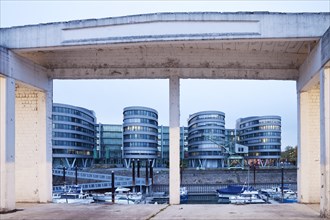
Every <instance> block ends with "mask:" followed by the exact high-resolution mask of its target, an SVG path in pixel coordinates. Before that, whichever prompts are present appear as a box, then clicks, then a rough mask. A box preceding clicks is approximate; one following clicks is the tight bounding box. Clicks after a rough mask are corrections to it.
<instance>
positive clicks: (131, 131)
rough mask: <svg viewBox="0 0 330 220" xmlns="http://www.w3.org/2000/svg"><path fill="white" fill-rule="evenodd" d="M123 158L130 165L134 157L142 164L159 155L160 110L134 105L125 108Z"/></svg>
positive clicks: (153, 161) (127, 165)
mask: <svg viewBox="0 0 330 220" xmlns="http://www.w3.org/2000/svg"><path fill="white" fill-rule="evenodd" d="M123 117H124V119H123V158H124V162H125V166H126V167H129V166H130V164H131V160H132V159H139V160H140V161H141V165H143V164H145V163H146V162H147V161H152V163H153V165H154V163H155V159H156V158H157V156H158V153H157V152H158V112H157V111H156V110H154V109H152V108H147V107H141V106H132V107H126V108H124V110H123Z"/></svg>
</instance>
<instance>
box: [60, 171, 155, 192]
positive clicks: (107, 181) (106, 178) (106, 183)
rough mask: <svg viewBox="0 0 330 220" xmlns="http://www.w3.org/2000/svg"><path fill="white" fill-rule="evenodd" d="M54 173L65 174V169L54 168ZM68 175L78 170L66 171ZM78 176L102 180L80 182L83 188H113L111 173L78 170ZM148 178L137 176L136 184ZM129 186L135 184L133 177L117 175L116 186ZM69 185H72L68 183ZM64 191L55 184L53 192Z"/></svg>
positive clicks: (143, 184)
mask: <svg viewBox="0 0 330 220" xmlns="http://www.w3.org/2000/svg"><path fill="white" fill-rule="evenodd" d="M53 175H54V176H63V170H62V169H53ZM65 176H66V177H72V178H75V177H76V172H75V171H71V170H66V171H65ZM77 178H80V179H88V180H98V181H102V182H97V183H84V184H79V185H80V186H82V188H83V190H95V189H107V188H111V187H112V184H111V175H108V174H100V173H88V172H80V171H78V172H77ZM148 182H149V183H148V185H151V179H150V178H149V181H148ZM145 185H146V180H145V178H135V186H145ZM119 186H122V187H128V186H133V178H132V177H127V176H115V187H119ZM67 187H70V185H68V186H67ZM59 191H63V186H54V187H53V192H59Z"/></svg>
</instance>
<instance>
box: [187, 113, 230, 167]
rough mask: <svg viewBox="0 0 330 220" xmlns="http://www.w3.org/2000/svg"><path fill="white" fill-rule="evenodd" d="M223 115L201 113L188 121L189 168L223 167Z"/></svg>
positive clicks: (224, 153) (224, 156)
mask: <svg viewBox="0 0 330 220" xmlns="http://www.w3.org/2000/svg"><path fill="white" fill-rule="evenodd" d="M224 145H225V113H223V112H220V111H202V112H197V113H195V114H192V115H190V116H189V119H188V158H189V161H190V166H191V167H202V168H217V167H224V166H225V161H226V157H227V156H228V152H227V151H226V149H225V147H224Z"/></svg>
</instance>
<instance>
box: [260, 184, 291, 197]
mask: <svg viewBox="0 0 330 220" xmlns="http://www.w3.org/2000/svg"><path fill="white" fill-rule="evenodd" d="M260 191H261V192H262V193H264V194H268V196H269V197H271V198H273V199H280V198H282V187H272V188H270V189H261V190H260ZM296 195H297V192H295V191H293V190H291V189H289V188H287V187H283V198H288V197H290V198H292V197H294V196H296Z"/></svg>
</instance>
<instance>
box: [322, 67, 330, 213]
mask: <svg viewBox="0 0 330 220" xmlns="http://www.w3.org/2000/svg"><path fill="white" fill-rule="evenodd" d="M320 123H321V129H320V136H321V154H320V156H321V157H320V160H321V201H320V214H321V217H330V68H327V69H323V70H321V73H320Z"/></svg>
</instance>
